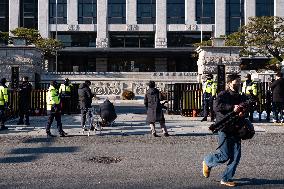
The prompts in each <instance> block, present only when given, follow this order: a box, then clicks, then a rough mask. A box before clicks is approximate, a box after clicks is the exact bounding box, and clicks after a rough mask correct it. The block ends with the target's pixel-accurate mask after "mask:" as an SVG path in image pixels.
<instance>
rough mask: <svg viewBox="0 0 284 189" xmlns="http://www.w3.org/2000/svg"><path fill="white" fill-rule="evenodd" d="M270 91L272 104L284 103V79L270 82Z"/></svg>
mask: <svg viewBox="0 0 284 189" xmlns="http://www.w3.org/2000/svg"><path fill="white" fill-rule="evenodd" d="M270 87H271V91H272V95H273V96H272V101H273V102H284V79H283V78H280V79H277V80H275V81H273V82H272V84H271V85H270Z"/></svg>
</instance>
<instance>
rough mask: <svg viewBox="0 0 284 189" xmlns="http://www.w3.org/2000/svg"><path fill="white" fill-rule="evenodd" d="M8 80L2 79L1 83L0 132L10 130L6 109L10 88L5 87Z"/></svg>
mask: <svg viewBox="0 0 284 189" xmlns="http://www.w3.org/2000/svg"><path fill="white" fill-rule="evenodd" d="M6 82H7V80H6V78H2V79H1V82H0V130H5V129H8V127H6V126H5V125H4V123H5V119H6V118H5V109H6V108H7V107H8V100H9V98H8V87H7V86H6V85H5V84H6Z"/></svg>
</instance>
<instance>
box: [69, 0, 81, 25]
mask: <svg viewBox="0 0 284 189" xmlns="http://www.w3.org/2000/svg"><path fill="white" fill-rule="evenodd" d="M67 24H68V25H78V0H67Z"/></svg>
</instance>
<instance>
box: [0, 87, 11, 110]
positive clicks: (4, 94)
mask: <svg viewBox="0 0 284 189" xmlns="http://www.w3.org/2000/svg"><path fill="white" fill-rule="evenodd" d="M8 101H9V97H8V88H7V87H4V86H0V106H4V105H5V103H7V102H8Z"/></svg>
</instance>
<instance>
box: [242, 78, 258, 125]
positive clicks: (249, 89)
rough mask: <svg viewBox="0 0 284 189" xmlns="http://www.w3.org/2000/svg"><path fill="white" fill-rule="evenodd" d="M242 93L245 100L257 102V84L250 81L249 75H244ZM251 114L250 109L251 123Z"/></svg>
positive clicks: (251, 119) (251, 117)
mask: <svg viewBox="0 0 284 189" xmlns="http://www.w3.org/2000/svg"><path fill="white" fill-rule="evenodd" d="M242 93H243V94H244V95H246V96H247V98H250V99H254V100H257V83H256V82H255V81H253V80H252V79H251V74H247V75H246V80H245V81H244V82H243V86H242ZM253 112H254V109H253V108H252V109H251V111H250V112H249V120H250V121H251V122H252V121H253Z"/></svg>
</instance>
